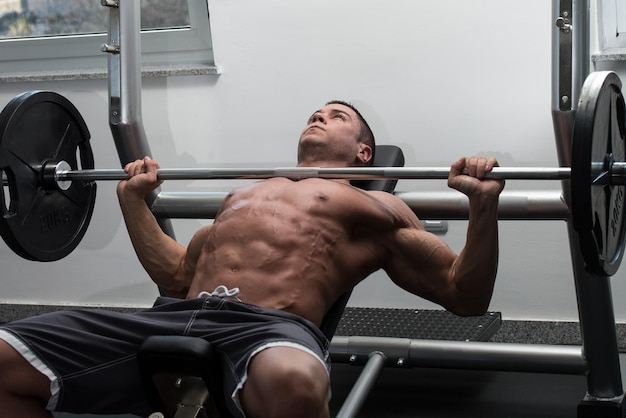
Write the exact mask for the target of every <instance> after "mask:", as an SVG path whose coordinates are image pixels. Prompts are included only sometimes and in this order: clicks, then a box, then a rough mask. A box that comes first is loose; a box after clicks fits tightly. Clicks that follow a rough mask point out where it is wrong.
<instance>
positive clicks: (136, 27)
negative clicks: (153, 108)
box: [101, 1, 175, 238]
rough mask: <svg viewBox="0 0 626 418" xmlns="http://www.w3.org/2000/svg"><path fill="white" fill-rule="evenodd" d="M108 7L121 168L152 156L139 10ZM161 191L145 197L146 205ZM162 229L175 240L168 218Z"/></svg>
mask: <svg viewBox="0 0 626 418" xmlns="http://www.w3.org/2000/svg"><path fill="white" fill-rule="evenodd" d="M101 3H102V5H103V6H106V7H108V8H109V33H108V41H107V42H108V43H107V44H106V45H104V47H103V50H104V51H105V52H107V53H108V54H107V56H108V59H107V61H108V71H107V72H108V80H109V126H110V128H111V133H112V135H113V139H114V142H115V146H116V148H117V153H118V155H119V159H120V163H121V165H122V166H124V165H126V163H128V162H130V161H134V160H136V159H137V158H143V157H145V156H146V155H152V153H151V152H150V146H149V145H148V140H147V138H146V133H145V131H144V127H143V122H142V117H141V9H140V2H138V1H118V2H115V1H102V2H101ZM159 192H160V189H158V188H157V189H155V190H153V191H152V192H151V193H149V194H148V195H147V196H146V203H147V204H148V206H151V205H152V202H154V200H155V199H156V198H157V196H158V194H159ZM158 222H159V226H160V227H161V229H162V230H163V231H164V232H165V233H166V234H167V235H169V236H170V237H172V238H174V237H175V234H174V228H173V227H172V223H171V222H170V221H169V220H168V219H158Z"/></svg>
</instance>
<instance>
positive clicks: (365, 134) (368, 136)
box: [326, 100, 376, 165]
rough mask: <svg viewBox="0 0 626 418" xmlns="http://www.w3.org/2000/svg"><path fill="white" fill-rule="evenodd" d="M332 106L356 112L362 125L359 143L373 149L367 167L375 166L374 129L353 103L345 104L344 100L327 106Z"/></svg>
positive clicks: (335, 101) (331, 102) (334, 101)
mask: <svg viewBox="0 0 626 418" xmlns="http://www.w3.org/2000/svg"><path fill="white" fill-rule="evenodd" d="M331 104H339V105H342V106H346V107H349V108H350V109H352V110H354V113H356V115H357V116H358V117H359V122H360V125H361V132H360V133H359V137H358V138H357V141H359V142H362V143H364V144H366V145H368V146H369V147H370V148H371V149H372V158H371V159H370V160H369V161H368V162H367V163H366V165H373V164H374V157H375V155H376V139H375V138H374V133H373V132H372V129H371V128H370V126H369V125H368V123H367V121H366V120H365V118H364V117H363V115H361V112H359V110H358V109H357V108H356V107H354V105H352V104H351V103H348V102H345V101H343V100H331V101H330V102H328V103H326V105H331Z"/></svg>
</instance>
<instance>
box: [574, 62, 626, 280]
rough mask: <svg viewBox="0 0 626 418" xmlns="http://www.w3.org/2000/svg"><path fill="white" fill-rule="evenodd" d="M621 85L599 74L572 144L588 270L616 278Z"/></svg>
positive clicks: (620, 234)
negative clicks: (613, 170) (615, 176)
mask: <svg viewBox="0 0 626 418" xmlns="http://www.w3.org/2000/svg"><path fill="white" fill-rule="evenodd" d="M621 88H622V83H621V81H620V79H619V77H618V76H617V75H616V74H615V73H613V72H608V71H604V72H594V73H592V74H591V75H589V77H587V79H586V80H585V83H584V85H583V88H582V90H581V96H580V102H579V105H578V109H577V111H576V118H575V121H574V132H573V144H572V182H571V187H572V208H571V209H572V221H573V226H574V229H575V230H576V231H577V232H578V235H579V242H580V250H581V253H582V255H583V258H584V260H585V263H586V265H587V269H588V270H589V271H591V272H593V273H595V274H599V275H603V276H612V275H613V274H615V272H616V271H617V269H618V268H619V265H620V263H621V261H622V257H623V255H624V236H625V232H626V228H625V222H624V221H625V217H624V199H625V197H626V196H625V195H624V194H625V192H626V186H624V185H620V184H619V183H621V182H612V181H611V174H610V167H611V163H612V162H613V161H620V162H623V161H624V160H625V157H626V153H625V145H624V140H625V134H626V130H625V129H624V128H625V127H624V123H625V121H624V117H625V115H626V112H625V105H624V97H623V96H622V93H621Z"/></svg>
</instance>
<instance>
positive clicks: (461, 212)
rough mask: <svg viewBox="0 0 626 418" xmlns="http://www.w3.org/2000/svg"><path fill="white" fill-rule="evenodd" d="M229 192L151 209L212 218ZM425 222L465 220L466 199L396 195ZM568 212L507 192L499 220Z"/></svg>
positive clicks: (551, 194)
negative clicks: (426, 220) (425, 220)
mask: <svg viewBox="0 0 626 418" xmlns="http://www.w3.org/2000/svg"><path fill="white" fill-rule="evenodd" d="M227 195H228V193H227V192H161V193H160V194H159V196H158V197H157V199H156V200H155V201H154V202H153V204H152V207H151V210H152V213H154V215H155V216H156V217H159V218H160V217H163V218H172V219H175V218H185V219H213V218H215V216H216V215H217V213H218V211H219V210H220V207H221V205H222V202H223V201H224V199H225V198H226V196H227ZM395 195H396V196H397V197H399V198H400V199H402V200H403V201H404V202H405V203H406V204H407V205H409V207H410V208H411V209H412V210H413V211H414V212H415V213H416V214H417V215H418V216H419V217H420V218H422V219H429V220H466V219H468V216H469V201H468V199H467V197H466V196H465V195H463V194H461V193H459V192H456V191H452V190H450V191H442V192H396V193H395ZM568 213H569V209H568V207H567V205H565V202H564V201H563V197H562V195H561V193H560V192H559V191H516V192H508V191H504V192H502V194H501V195H500V202H499V205H498V218H499V219H501V220H528V219H533V220H558V221H564V220H566V219H567V217H568Z"/></svg>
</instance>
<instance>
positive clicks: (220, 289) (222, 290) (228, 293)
mask: <svg viewBox="0 0 626 418" xmlns="http://www.w3.org/2000/svg"><path fill="white" fill-rule="evenodd" d="M237 295H239V288H238V287H233V288H232V289H229V288H227V287H226V286H224V285H219V286H217V287H216V288H215V290H214V291H212V292H211V293H209V292H207V291H202V292H200V293H198V297H199V298H207V297H209V296H216V297H218V298H222V299H223V298H231V299H235V300H236V301H238V302H241V299H239V296H237Z"/></svg>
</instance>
